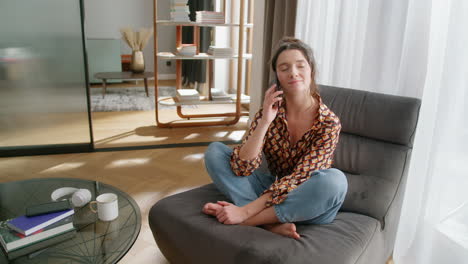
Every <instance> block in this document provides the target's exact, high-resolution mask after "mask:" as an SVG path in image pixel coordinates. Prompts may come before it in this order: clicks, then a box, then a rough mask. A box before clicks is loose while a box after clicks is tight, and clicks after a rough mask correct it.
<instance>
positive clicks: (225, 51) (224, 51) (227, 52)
mask: <svg viewBox="0 0 468 264" xmlns="http://www.w3.org/2000/svg"><path fill="white" fill-rule="evenodd" d="M206 53H208V54H210V55H213V56H223V57H232V55H233V51H232V48H230V47H225V48H223V47H216V46H210V47H209V48H208V51H207V52H206Z"/></svg>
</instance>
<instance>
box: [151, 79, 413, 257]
mask: <svg viewBox="0 0 468 264" xmlns="http://www.w3.org/2000/svg"><path fill="white" fill-rule="evenodd" d="M320 94H321V96H322V99H323V102H324V103H325V104H326V105H327V106H328V107H329V108H330V109H331V110H332V111H333V112H335V114H337V115H338V116H339V117H340V119H341V123H342V131H341V134H340V142H339V144H338V147H337V149H336V151H335V154H334V164H333V167H335V168H338V169H340V170H342V171H343V172H345V174H346V176H347V179H348V193H347V195H346V199H345V202H344V204H343V206H342V208H341V210H340V212H339V213H338V215H337V217H336V219H335V221H333V222H332V223H331V224H327V225H297V230H298V233H299V234H300V235H301V239H299V240H294V239H291V238H286V237H283V236H280V235H277V234H274V233H272V232H269V231H266V230H264V229H262V228H260V227H248V226H240V225H223V224H221V223H219V222H218V221H217V220H216V218H214V217H211V216H208V215H205V214H203V213H202V212H201V209H202V206H203V205H204V204H205V203H207V202H213V201H221V200H227V198H226V197H224V196H223V195H222V194H221V193H220V192H219V191H218V190H217V189H216V187H215V186H214V185H213V184H208V185H205V186H202V187H199V188H196V189H193V190H190V191H187V192H184V193H179V194H176V195H173V196H170V197H166V198H164V199H162V200H160V201H159V202H157V203H156V204H155V205H154V206H153V207H152V208H151V211H150V213H149V223H150V227H151V230H152V232H153V235H154V238H155V240H156V242H157V244H158V246H159V248H160V250H161V252H162V253H163V254H164V256H165V257H166V258H167V259H168V261H169V262H170V263H175V264H177V263H204V264H209V263H223V264H228V263H270V264H271V263H314V264H315V263H317V264H351V263H352V264H355V263H359V264H361V263H369V264H376V263H382V264H383V263H385V262H386V261H387V260H388V259H389V257H390V256H391V254H392V251H393V247H394V243H395V236H396V231H397V226H398V220H399V216H400V210H401V205H402V199H403V192H404V189H405V188H404V187H405V184H406V175H407V171H408V166H409V161H410V156H411V150H412V144H413V138H414V134H415V130H416V125H417V121H418V113H419V108H420V105H421V102H420V100H419V99H415V98H408V97H400V96H392V95H385V94H378V93H372V92H365V91H358V90H353V89H345V88H338V87H332V86H323V85H322V86H320ZM187 177H190V176H189V175H187Z"/></svg>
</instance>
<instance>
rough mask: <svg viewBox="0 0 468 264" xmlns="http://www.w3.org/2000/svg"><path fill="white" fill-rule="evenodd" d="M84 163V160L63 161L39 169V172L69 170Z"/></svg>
mask: <svg viewBox="0 0 468 264" xmlns="http://www.w3.org/2000/svg"><path fill="white" fill-rule="evenodd" d="M84 164H85V163H84V162H65V163H62V164H59V165H56V166H53V167H50V168H48V169H45V170H43V171H41V172H40V173H50V172H64V171H69V170H73V169H76V168H79V167H81V166H83V165H84Z"/></svg>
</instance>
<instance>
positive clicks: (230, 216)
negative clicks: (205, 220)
mask: <svg viewBox="0 0 468 264" xmlns="http://www.w3.org/2000/svg"><path fill="white" fill-rule="evenodd" d="M218 204H219V205H222V206H223V208H222V209H220V210H219V212H218V214H217V215H216V218H217V219H218V221H219V222H220V223H223V224H225V225H237V224H240V223H242V222H244V221H245V220H247V217H248V215H247V212H245V211H244V209H243V208H242V207H239V206H236V205H234V204H232V203H228V202H224V201H220V202H218Z"/></svg>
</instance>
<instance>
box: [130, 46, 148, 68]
mask: <svg viewBox="0 0 468 264" xmlns="http://www.w3.org/2000/svg"><path fill="white" fill-rule="evenodd" d="M130 70H131V71H132V72H133V73H142V72H144V71H145V60H144V58H143V52H142V51H140V50H134V51H133V52H132V62H131V63H130Z"/></svg>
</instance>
